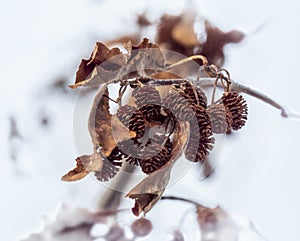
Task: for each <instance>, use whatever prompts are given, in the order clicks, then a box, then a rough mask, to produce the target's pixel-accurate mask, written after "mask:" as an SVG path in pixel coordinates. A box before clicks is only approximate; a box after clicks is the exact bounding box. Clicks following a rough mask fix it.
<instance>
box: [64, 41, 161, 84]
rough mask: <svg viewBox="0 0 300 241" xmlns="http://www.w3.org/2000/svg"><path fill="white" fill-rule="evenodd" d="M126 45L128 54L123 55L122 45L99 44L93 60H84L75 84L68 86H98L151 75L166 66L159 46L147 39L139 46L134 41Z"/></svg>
mask: <svg viewBox="0 0 300 241" xmlns="http://www.w3.org/2000/svg"><path fill="white" fill-rule="evenodd" d="M124 45H125V49H126V50H127V53H126V54H122V53H121V51H120V49H119V48H113V49H110V50H109V49H108V48H107V47H106V46H105V45H104V44H102V43H97V45H96V47H95V50H94V51H93V53H92V56H91V57H90V59H88V60H85V59H83V60H82V62H81V64H80V66H79V70H78V71H77V76H76V81H75V84H73V85H70V86H69V87H70V88H72V89H76V88H77V87H79V86H85V87H88V86H89V87H95V86H99V85H100V84H103V83H107V82H108V81H111V80H121V79H124V78H134V77H138V76H144V74H145V73H146V74H147V75H150V74H152V73H155V72H157V69H162V68H163V67H164V66H165V59H164V55H163V53H162V52H161V51H160V49H159V46H158V45H157V44H154V43H151V42H150V41H149V40H148V39H147V38H144V39H143V41H142V42H141V43H140V44H139V45H137V46H133V45H132V43H131V41H130V42H127V43H124Z"/></svg>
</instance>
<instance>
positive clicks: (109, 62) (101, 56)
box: [75, 42, 126, 84]
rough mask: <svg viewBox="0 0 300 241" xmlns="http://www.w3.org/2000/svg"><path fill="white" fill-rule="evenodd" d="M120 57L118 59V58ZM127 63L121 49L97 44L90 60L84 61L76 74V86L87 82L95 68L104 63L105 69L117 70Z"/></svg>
mask: <svg viewBox="0 0 300 241" xmlns="http://www.w3.org/2000/svg"><path fill="white" fill-rule="evenodd" d="M116 56H118V57H116ZM114 57H115V58H114ZM125 61H126V59H125V56H123V55H122V53H121V51H120V49H119V48H112V49H109V48H107V47H106V46H105V45H104V44H102V43H99V42H97V43H96V46H95V48H94V50H93V52H92V54H91V57H90V58H89V59H83V60H82V61H81V63H80V65H79V69H78V71H77V73H76V81H75V84H78V83H80V82H82V81H85V80H86V79H87V77H88V76H89V75H90V74H91V73H92V71H93V70H94V68H95V67H96V66H98V65H100V64H102V63H104V64H103V65H102V68H103V69H106V70H116V69H119V68H120V67H121V65H122V64H124V63H125Z"/></svg>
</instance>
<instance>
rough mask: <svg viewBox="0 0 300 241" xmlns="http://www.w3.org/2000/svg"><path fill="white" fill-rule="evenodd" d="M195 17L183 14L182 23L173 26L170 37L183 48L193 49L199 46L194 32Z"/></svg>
mask: <svg viewBox="0 0 300 241" xmlns="http://www.w3.org/2000/svg"><path fill="white" fill-rule="evenodd" d="M194 22H195V17H194V16H193V15H191V14H186V13H185V14H183V16H182V21H181V22H179V23H178V24H177V25H175V26H174V28H173V30H172V37H173V39H174V41H176V42H177V43H178V44H180V45H181V46H183V47H185V48H194V47H195V46H197V45H198V44H199V41H198V38H197V35H196V33H195V30H194Z"/></svg>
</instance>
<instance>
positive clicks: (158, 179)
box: [126, 123, 188, 216]
mask: <svg viewBox="0 0 300 241" xmlns="http://www.w3.org/2000/svg"><path fill="white" fill-rule="evenodd" d="M187 139H188V125H187V124H186V123H181V124H180V127H179V128H178V130H177V132H176V133H175V137H174V140H173V141H174V144H173V146H174V148H173V150H172V153H171V159H170V161H169V162H168V163H167V164H166V165H165V166H163V167H162V168H160V169H158V170H156V171H155V172H153V173H151V174H149V175H148V176H147V177H146V178H145V179H143V180H142V181H141V182H140V183H139V184H137V185H136V186H135V187H134V188H133V189H132V190H131V191H130V192H129V193H128V194H127V195H126V197H129V198H132V199H134V200H135V206H134V208H133V209H132V212H133V214H134V215H136V216H139V215H140V213H141V212H144V213H147V212H149V211H150V210H151V208H152V207H153V206H154V204H155V203H156V202H157V201H158V200H159V199H160V197H161V196H162V194H163V193H164V191H165V188H166V187H167V185H168V182H169V179H170V173H171V170H172V167H173V164H174V163H175V161H176V160H177V158H178V157H180V156H181V154H182V151H183V150H184V148H185V145H186V142H187Z"/></svg>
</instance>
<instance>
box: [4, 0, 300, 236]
mask: <svg viewBox="0 0 300 241" xmlns="http://www.w3.org/2000/svg"><path fill="white" fill-rule="evenodd" d="M192 2H193V1H163V2H162V1H144V0H139V1H116V0H109V1H100V0H99V1H97V0H72V1H71V0H65V1H58V0H52V1H49V0H48V1H47V0H44V1H35V0H27V1H20V0H19V1H18V0H1V1H0V26H1V27H0V29H1V38H0V39H1V40H0V41H1V45H0V53H1V55H0V58H1V60H0V61H1V64H0V66H1V67H0V68H1V87H0V156H1V169H0V189H1V192H2V195H1V205H0V213H1V216H0V221H1V240H5V241H12V240H19V239H20V238H21V237H24V236H26V235H28V234H29V233H30V232H32V231H38V230H40V228H41V226H42V222H41V216H43V214H45V213H53V212H54V211H55V210H56V209H57V207H58V206H59V204H60V203H61V202H67V203H72V204H74V205H78V206H80V207H87V208H91V209H93V208H95V207H96V204H95V203H97V200H99V198H100V196H101V193H102V192H103V191H105V187H104V186H103V185H100V184H99V183H97V182H95V181H94V179H92V178H89V177H88V178H86V179H84V180H82V181H80V182H77V183H71V184H69V183H62V182H61V181H60V177H61V175H62V174H64V173H65V172H66V171H67V170H69V169H70V168H72V167H73V165H74V162H73V160H74V158H75V157H76V156H77V155H78V153H77V149H76V145H75V143H74V138H73V111H74V105H75V103H76V91H71V90H68V89H63V88H59V87H57V86H56V85H54V84H53V83H54V82H55V81H56V82H57V81H58V80H64V79H67V83H69V84H71V83H73V81H74V75H75V71H76V69H77V66H78V64H79V62H80V60H81V58H88V57H89V54H90V52H91V51H92V49H93V46H94V43H95V42H96V41H106V40H109V39H112V38H114V37H116V36H120V35H122V34H124V31H126V33H131V32H134V31H135V29H136V27H135V25H134V21H135V17H136V15H137V14H138V13H141V12H142V11H144V10H147V13H148V15H149V17H150V19H151V18H152V19H155V18H157V17H158V16H160V15H161V14H162V13H165V12H167V13H171V14H180V13H181V11H182V9H183V8H184V6H185V4H187V3H189V4H191V3H192ZM194 4H195V6H196V7H197V9H199V13H200V14H201V15H202V16H205V17H207V18H208V19H209V20H210V21H211V22H212V23H214V24H215V25H217V26H218V27H220V28H221V29H223V30H231V29H239V30H242V31H244V32H245V33H247V34H248V36H247V38H246V39H245V40H244V41H243V43H242V44H239V45H230V46H228V47H226V53H227V61H226V63H225V67H226V68H228V69H229V70H230V72H231V73H232V75H233V79H235V80H238V81H239V82H241V83H243V84H246V85H249V86H251V87H253V88H255V89H258V90H260V91H262V92H264V93H266V94H268V95H269V96H272V97H274V98H275V99H276V100H277V101H278V102H280V103H282V104H283V105H284V106H288V107H289V108H290V109H292V110H296V111H300V95H299V89H300V84H299V83H300V82H299V75H298V72H297V71H298V60H299V55H300V45H299V43H300V28H299V24H300V15H299V7H300V4H299V1H297V0H286V1H284V2H282V1H258V0H253V1H237V0H228V1H208V0H205V1H204V0H203V1H194ZM74 92H75V93H74ZM247 101H248V103H249V108H250V115H249V120H248V122H247V125H246V127H245V128H243V130H242V131H240V132H238V133H236V134H235V135H233V136H230V137H228V138H227V140H226V143H225V146H224V149H223V152H222V155H221V157H220V160H219V164H218V166H217V169H216V173H215V174H214V176H213V177H212V178H211V179H208V180H205V181H202V182H200V181H199V180H198V177H197V175H198V174H197V173H196V171H193V170H190V172H188V174H187V175H188V176H187V175H186V176H185V177H184V178H183V179H182V180H181V181H180V182H178V183H177V184H176V185H173V186H172V187H171V188H170V189H169V190H168V193H171V194H176V193H179V194H180V195H183V196H184V195H185V196H189V197H191V196H192V198H195V199H198V200H203V201H205V202H213V203H218V204H221V205H222V206H223V207H224V208H225V209H226V210H229V211H230V212H233V213H237V214H240V215H243V216H245V217H249V218H250V219H251V220H253V221H254V222H255V224H256V226H257V227H258V229H259V230H260V232H261V233H263V234H264V236H265V237H266V238H267V239H268V240H272V241H282V240H299V239H300V229H299V227H300V175H299V170H300V158H299V156H300V150H299V140H300V122H299V121H296V120H287V119H283V118H281V117H280V113H279V112H278V111H277V110H275V109H273V108H271V107H270V106H268V105H266V104H264V103H262V102H260V101H258V100H256V99H253V98H250V97H248V98H247ZM14 121H16V124H17V128H18V132H19V135H13V137H11V138H10V135H11V126H12V122H14ZM80 154H81V153H80ZM127 204H128V206H130V205H132V202H131V201H129V200H128V203H127ZM159 213H160V210H159V208H157V209H155V208H154V209H153V212H151V216H153V217H155V215H159Z"/></svg>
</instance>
